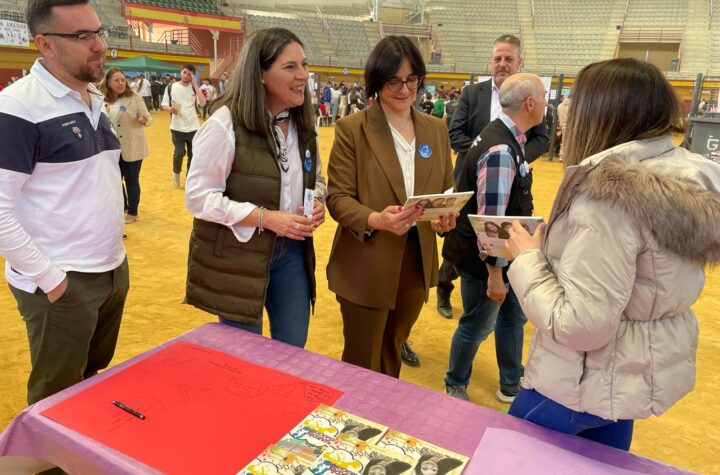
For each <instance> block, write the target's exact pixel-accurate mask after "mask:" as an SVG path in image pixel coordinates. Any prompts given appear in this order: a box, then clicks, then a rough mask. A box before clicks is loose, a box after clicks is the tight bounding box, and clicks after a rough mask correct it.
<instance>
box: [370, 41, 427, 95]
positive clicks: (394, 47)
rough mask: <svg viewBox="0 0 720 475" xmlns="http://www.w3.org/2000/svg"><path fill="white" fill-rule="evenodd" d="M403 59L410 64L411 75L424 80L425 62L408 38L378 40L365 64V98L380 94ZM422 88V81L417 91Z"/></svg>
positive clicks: (425, 72)
mask: <svg viewBox="0 0 720 475" xmlns="http://www.w3.org/2000/svg"><path fill="white" fill-rule="evenodd" d="M405 59H407V60H408V61H409V62H410V69H412V72H413V74H416V75H418V76H420V77H423V78H424V76H425V74H427V70H426V69H425V61H423V58H422V54H420V50H419V49H418V47H417V46H415V43H413V42H412V40H411V39H410V38H408V37H407V36H396V35H389V36H386V37H385V38H383V39H382V40H380V41H379V42H378V44H376V45H375V48H373V50H372V52H371V53H370V56H368V60H367V63H366V64H365V87H367V97H373V96H374V95H375V94H377V93H378V92H380V89H382V88H383V86H384V85H385V83H386V82H388V80H390V79H391V78H392V77H393V76H395V73H396V72H397V70H398V69H400V66H401V65H402V63H403V60H405ZM422 86H423V81H420V84H418V89H420V88H422Z"/></svg>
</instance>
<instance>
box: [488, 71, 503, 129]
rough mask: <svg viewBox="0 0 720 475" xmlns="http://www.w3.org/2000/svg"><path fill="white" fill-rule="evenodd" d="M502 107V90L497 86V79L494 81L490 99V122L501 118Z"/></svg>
mask: <svg viewBox="0 0 720 475" xmlns="http://www.w3.org/2000/svg"><path fill="white" fill-rule="evenodd" d="M501 113H502V106H501V105H500V88H499V87H497V86H496V85H495V78H493V80H492V97H491V98H490V122H492V121H493V120H495V119H497V118H498V117H500V114H501Z"/></svg>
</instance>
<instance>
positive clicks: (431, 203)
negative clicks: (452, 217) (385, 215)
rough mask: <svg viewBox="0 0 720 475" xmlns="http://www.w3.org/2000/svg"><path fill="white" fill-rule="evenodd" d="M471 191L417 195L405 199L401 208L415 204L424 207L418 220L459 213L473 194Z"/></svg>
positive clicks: (429, 219) (428, 219) (430, 219)
mask: <svg viewBox="0 0 720 475" xmlns="http://www.w3.org/2000/svg"><path fill="white" fill-rule="evenodd" d="M473 194H474V193H473V192H472V191H464V192H461V193H441V194H437V195H418V196H411V197H410V198H408V199H407V201H406V202H405V204H404V205H403V208H410V207H413V206H415V205H419V206H422V207H423V208H425V214H423V215H422V216H421V217H419V218H418V221H432V220H434V219H440V216H441V215H446V216H447V215H448V214H450V213H459V212H460V210H461V209H462V207H463V206H465V203H467V202H468V200H469V199H470V198H471V197H472V196H473Z"/></svg>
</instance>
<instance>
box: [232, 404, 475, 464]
mask: <svg viewBox="0 0 720 475" xmlns="http://www.w3.org/2000/svg"><path fill="white" fill-rule="evenodd" d="M467 462H468V457H465V456H463V455H460V454H456V453H453V452H450V451H448V450H445V449H442V448H440V447H437V446H435V445H432V444H430V443H428V442H424V441H422V440H419V439H416V438H415V437H412V436H409V435H407V434H403V433H402V432H398V431H395V430H392V429H388V427H386V426H383V425H380V424H377V423H375V422H372V421H368V420H366V419H363V418H361V417H358V416H355V415H352V414H349V413H347V412H344V411H342V410H340V409H335V408H333V407H330V406H325V405H320V406H318V408H317V409H315V410H314V411H313V412H312V413H311V414H310V415H309V416H307V417H306V418H305V419H304V420H303V421H302V422H301V423H300V424H298V425H297V426H296V427H295V428H294V429H293V430H291V431H290V432H289V433H288V434H286V435H285V437H283V438H282V439H281V440H280V441H278V442H277V443H276V444H274V445H271V446H270V447H268V448H267V449H265V450H264V451H263V452H262V453H261V454H260V455H258V456H257V457H256V458H255V459H254V460H253V461H252V462H250V463H249V464H248V465H247V467H245V468H243V469H242V470H240V471H239V472H238V475H260V474H262V475H271V474H272V475H330V474H339V475H428V474H432V475H460V473H462V471H463V469H464V468H465V465H467Z"/></svg>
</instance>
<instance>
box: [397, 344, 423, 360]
mask: <svg viewBox="0 0 720 475" xmlns="http://www.w3.org/2000/svg"><path fill="white" fill-rule="evenodd" d="M400 359H401V360H402V362H403V363H405V364H406V365H410V366H420V357H419V356H418V355H417V353H415V352H414V351H413V349H412V348H410V343H408V342H407V341H406V342H405V343H403V344H402V346H401V347H400Z"/></svg>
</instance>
